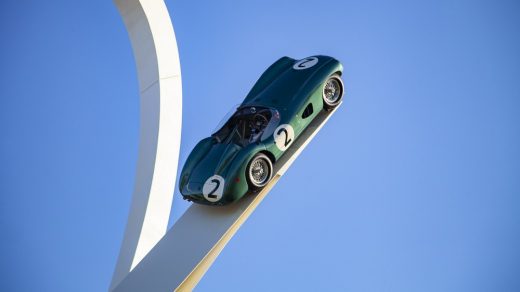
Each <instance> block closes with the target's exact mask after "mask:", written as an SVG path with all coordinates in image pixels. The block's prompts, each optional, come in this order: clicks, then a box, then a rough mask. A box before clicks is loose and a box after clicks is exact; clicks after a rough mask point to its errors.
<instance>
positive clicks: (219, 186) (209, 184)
mask: <svg viewBox="0 0 520 292" xmlns="http://www.w3.org/2000/svg"><path fill="white" fill-rule="evenodd" d="M223 193H224V178H223V177H221V176H220V175H216V174H215V175H214V176H212V177H210V178H208V179H207V180H206V182H205V183H204V186H203V187H202V194H203V195H204V198H206V200H208V201H210V202H212V203H214V202H217V201H218V200H220V199H221V198H222V194H223Z"/></svg>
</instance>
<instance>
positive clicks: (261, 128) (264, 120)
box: [212, 107, 280, 146]
mask: <svg viewBox="0 0 520 292" xmlns="http://www.w3.org/2000/svg"><path fill="white" fill-rule="evenodd" d="M279 116H280V115H279V114H278V112H276V111H275V110H272V109H269V108H262V107H245V108H240V109H238V110H237V111H236V113H235V114H234V115H233V116H232V117H231V118H230V119H229V120H228V121H227V122H226V123H225V124H224V126H222V128H220V129H219V130H218V131H217V132H215V133H214V134H213V135H212V136H213V137H215V138H216V139H217V141H218V142H219V143H234V144H237V145H240V146H246V145H248V144H250V143H254V142H257V141H259V140H263V139H264V137H265V136H266V135H265V133H266V130H267V131H270V132H271V134H272V132H274V129H275V128H276V127H275V128H273V120H274V121H275V122H276V121H278V122H279ZM271 134H269V135H271Z"/></svg>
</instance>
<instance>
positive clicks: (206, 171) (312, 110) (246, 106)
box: [179, 56, 344, 205]
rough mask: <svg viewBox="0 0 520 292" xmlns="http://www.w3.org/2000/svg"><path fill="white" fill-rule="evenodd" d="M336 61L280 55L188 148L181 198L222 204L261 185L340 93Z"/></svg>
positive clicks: (325, 58) (181, 184)
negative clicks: (221, 119)
mask: <svg viewBox="0 0 520 292" xmlns="http://www.w3.org/2000/svg"><path fill="white" fill-rule="evenodd" d="M342 72H343V66H342V65H341V63H340V62H339V61H338V60H336V59H334V58H332V57H328V56H312V57H308V58H305V59H301V60H294V59H291V58H289V57H282V58H280V59H279V60H278V61H276V62H275V63H274V64H272V65H271V66H270V67H269V68H268V69H267V70H266V71H265V72H264V73H263V74H262V76H261V77H260V79H259V80H258V81H257V82H256V84H255V85H254V86H253V88H252V89H251V91H250V92H249V94H248V95H247V96H246V98H245V99H244V101H243V102H242V104H240V106H238V108H237V109H236V111H235V112H234V114H233V115H232V116H231V117H230V118H229V119H228V120H225V121H224V123H223V125H222V126H221V127H218V129H217V131H216V132H215V133H213V134H212V135H211V137H208V138H205V139H203V140H202V141H200V142H199V143H198V144H197V145H196V146H195V148H194V149H193V150H192V152H191V154H190V155H189V157H188V159H187V160H186V162H185V164H184V167H183V169H182V172H181V175H180V183H179V189H180V192H181V194H182V196H183V198H184V199H186V200H189V201H193V202H195V203H201V204H208V205H225V204H229V203H231V202H234V201H236V200H238V199H240V198H241V197H243V196H244V195H245V194H246V193H248V192H255V191H258V190H260V189H261V188H262V187H264V186H265V185H267V183H268V182H269V180H270V179H271V177H272V176H273V169H274V165H276V162H277V161H278V160H279V159H280V157H282V155H284V153H285V152H286V150H287V149H289V147H291V145H292V144H293V142H294V141H295V140H296V139H298V137H299V135H300V134H301V133H302V132H303V131H304V130H305V129H306V127H307V126H308V125H309V123H310V122H311V121H312V120H313V119H314V118H315V117H316V115H317V114H318V113H319V112H320V111H322V110H331V109H333V108H334V107H335V106H337V105H338V104H339V103H340V102H341V98H342V96H343V93H344V88H343V82H342V80H341V74H342Z"/></svg>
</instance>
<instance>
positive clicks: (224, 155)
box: [190, 143, 242, 183]
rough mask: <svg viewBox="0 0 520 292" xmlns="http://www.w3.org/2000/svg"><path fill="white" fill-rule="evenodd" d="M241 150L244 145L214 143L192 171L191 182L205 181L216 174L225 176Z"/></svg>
mask: <svg viewBox="0 0 520 292" xmlns="http://www.w3.org/2000/svg"><path fill="white" fill-rule="evenodd" d="M240 150H242V147H240V146H239V145H236V144H233V143H230V144H222V143H216V144H213V145H212V147H211V148H210V149H209V151H208V152H207V153H206V155H205V156H204V157H203V158H202V159H201V160H200V161H199V162H198V163H197V165H196V166H195V167H194V168H193V170H192V171H191V175H190V182H196V183H204V182H205V181H206V179H208V177H210V176H212V175H215V174H218V175H220V176H223V177H225V175H226V174H227V168H228V166H229V165H230V164H231V162H232V161H233V159H234V158H235V157H236V156H237V154H238V153H239V152H240Z"/></svg>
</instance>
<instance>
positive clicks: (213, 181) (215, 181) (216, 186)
mask: <svg viewBox="0 0 520 292" xmlns="http://www.w3.org/2000/svg"><path fill="white" fill-rule="evenodd" d="M211 182H212V183H214V184H215V188H214V189H213V190H212V191H211V192H209V194H208V197H209V198H212V199H216V198H217V195H214V194H213V193H214V192H215V191H216V190H218V187H220V181H219V180H218V179H216V178H214V179H212V180H211Z"/></svg>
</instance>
